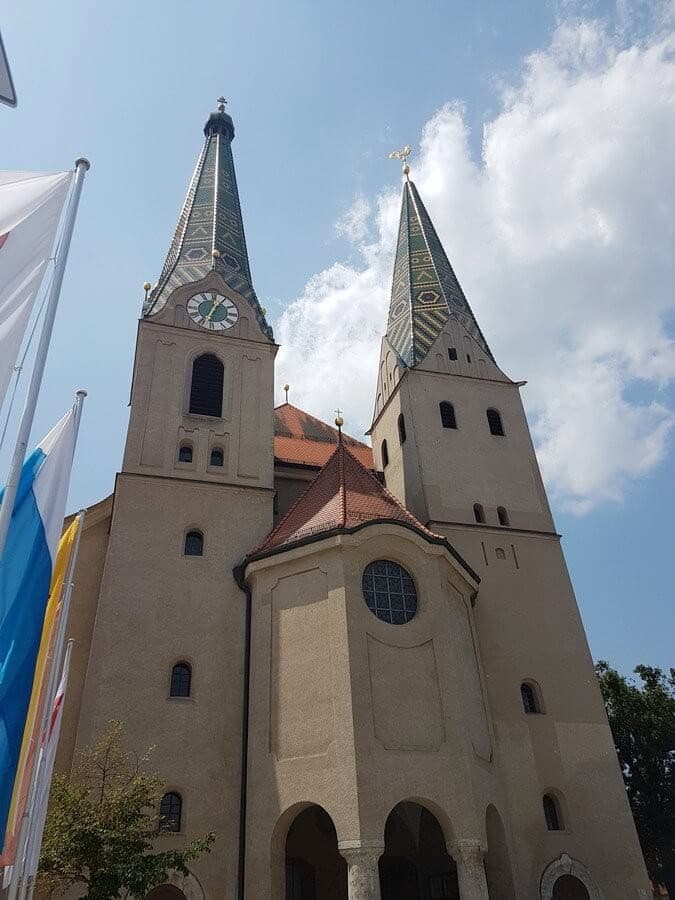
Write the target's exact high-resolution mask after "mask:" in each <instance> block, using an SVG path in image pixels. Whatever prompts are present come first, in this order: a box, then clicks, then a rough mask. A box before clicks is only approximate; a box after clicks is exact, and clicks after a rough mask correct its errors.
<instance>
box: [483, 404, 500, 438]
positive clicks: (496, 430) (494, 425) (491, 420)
mask: <svg viewBox="0 0 675 900" xmlns="http://www.w3.org/2000/svg"><path fill="white" fill-rule="evenodd" d="M485 414H486V415H487V420H488V425H489V426H490V434H495V435H499V436H503V435H504V426H503V425H502V417H501V415H500V414H499V412H498V410H496V409H488V410H486V413H485Z"/></svg>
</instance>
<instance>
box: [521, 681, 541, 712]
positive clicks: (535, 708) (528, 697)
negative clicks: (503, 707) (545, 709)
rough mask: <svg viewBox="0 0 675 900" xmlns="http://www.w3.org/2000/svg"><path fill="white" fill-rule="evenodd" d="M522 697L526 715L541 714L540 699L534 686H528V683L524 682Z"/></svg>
mask: <svg viewBox="0 0 675 900" xmlns="http://www.w3.org/2000/svg"><path fill="white" fill-rule="evenodd" d="M520 696H521V699H522V701H523V709H524V710H525V712H526V713H538V712H541V709H540V707H539V699H538V697H537V692H536V690H535V688H534V685H531V684H528V683H527V681H524V682H523V683H522V684H521V686H520Z"/></svg>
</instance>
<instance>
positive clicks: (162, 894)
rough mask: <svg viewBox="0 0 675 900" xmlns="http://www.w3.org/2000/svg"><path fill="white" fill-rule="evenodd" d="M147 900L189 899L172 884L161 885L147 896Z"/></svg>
mask: <svg viewBox="0 0 675 900" xmlns="http://www.w3.org/2000/svg"><path fill="white" fill-rule="evenodd" d="M145 900H187V897H186V896H185V894H184V893H183V892H182V891H181V890H180V889H179V888H177V887H174V886H173V885H172V884H160V885H159V886H158V887H155V888H153V889H152V890H151V891H149V892H148V893H147V894H146V895H145Z"/></svg>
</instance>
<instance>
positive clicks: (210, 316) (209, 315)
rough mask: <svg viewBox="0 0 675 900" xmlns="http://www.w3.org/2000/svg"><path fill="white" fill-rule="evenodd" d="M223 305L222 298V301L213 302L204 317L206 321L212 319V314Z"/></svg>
mask: <svg viewBox="0 0 675 900" xmlns="http://www.w3.org/2000/svg"><path fill="white" fill-rule="evenodd" d="M223 303H224V298H223V300H214V301H213V306H212V307H211V309H210V310H209V313H208V315H207V316H206V319H207V321H208V320H209V319H211V318H213V314H214V312H215V311H216V310H217V309H218V307H219V306H222V304H223Z"/></svg>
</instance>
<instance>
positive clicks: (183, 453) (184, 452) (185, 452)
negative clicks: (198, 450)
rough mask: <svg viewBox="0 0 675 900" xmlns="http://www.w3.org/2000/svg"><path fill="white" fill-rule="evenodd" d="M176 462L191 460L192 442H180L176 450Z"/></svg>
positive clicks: (188, 461) (189, 461)
mask: <svg viewBox="0 0 675 900" xmlns="http://www.w3.org/2000/svg"><path fill="white" fill-rule="evenodd" d="M178 462H185V463H191V462H192V444H181V445H180V448H179V450H178Z"/></svg>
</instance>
